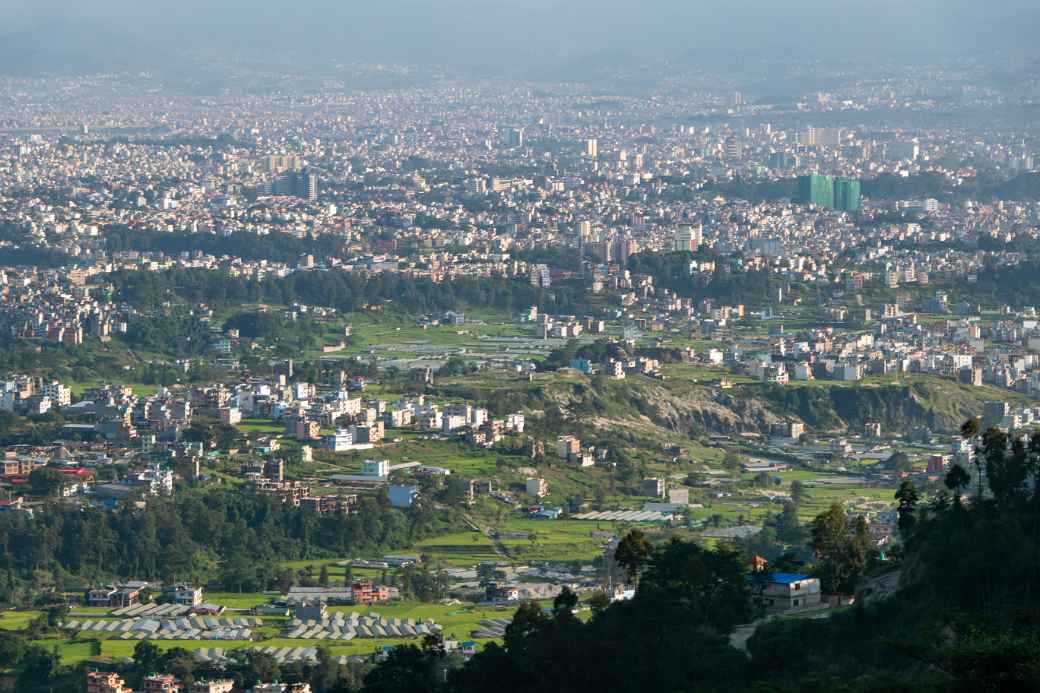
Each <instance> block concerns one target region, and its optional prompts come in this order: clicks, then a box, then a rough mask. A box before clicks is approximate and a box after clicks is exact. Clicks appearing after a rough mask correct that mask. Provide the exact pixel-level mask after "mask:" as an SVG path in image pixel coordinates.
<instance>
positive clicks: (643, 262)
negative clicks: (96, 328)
mask: <svg viewBox="0 0 1040 693" xmlns="http://www.w3.org/2000/svg"><path fill="white" fill-rule="evenodd" d="M695 259H703V260H707V259H715V257H714V256H713V255H711V254H710V253H708V252H707V251H700V252H699V253H698V254H696V255H695V254H694V253H690V252H673V253H651V252H643V253H636V254H635V255H632V256H631V257H629V258H628V269H629V271H631V272H633V273H636V274H648V275H650V276H651V277H653V279H654V285H655V286H659V287H662V288H665V289H670V290H671V291H674V292H675V293H677V294H679V295H680V296H685V297H693V296H696V297H697V298H698V299H700V298H714V299H717V300H719V301H723V302H725V303H729V304H732V305H737V304H743V305H746V306H750V307H756V306H761V305H764V304H768V303H770V302H772V301H773V300H774V299H773V298H772V297H773V296H774V295H775V293H776V291H777V290H778V289H780V288H785V289H786V288H787V287H788V282H786V281H784V280H782V279H779V278H777V277H775V276H773V275H770V274H769V272H761V271H758V270H752V271H747V272H744V271H730V269H729V268H728V267H726V266H723V265H722V264H719V265H717V266H716V269H715V272H714V273H712V274H710V275H704V274H691V273H690V263H691V262H693V261H694V260H695Z"/></svg>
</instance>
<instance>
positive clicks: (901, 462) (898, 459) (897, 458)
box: [885, 452, 914, 472]
mask: <svg viewBox="0 0 1040 693" xmlns="http://www.w3.org/2000/svg"><path fill="white" fill-rule="evenodd" d="M885 466H886V467H888V468H889V469H891V470H893V471H896V472H912V471H914V465H913V463H912V462H911V461H910V456H909V455H907V454H906V453H905V452H894V453H892V454H891V455H890V456H889V458H888V460H887V461H886V462H885Z"/></svg>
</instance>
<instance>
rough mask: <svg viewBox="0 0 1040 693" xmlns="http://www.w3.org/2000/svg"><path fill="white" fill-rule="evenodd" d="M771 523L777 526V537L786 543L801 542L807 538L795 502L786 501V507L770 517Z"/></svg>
mask: <svg viewBox="0 0 1040 693" xmlns="http://www.w3.org/2000/svg"><path fill="white" fill-rule="evenodd" d="M770 524H772V525H773V527H775V528H776V536H777V538H778V539H779V540H780V541H782V542H784V543H785V544H801V543H802V541H804V539H805V528H804V527H802V523H801V521H800V520H799V519H798V509H797V508H796V507H795V505H794V503H784V509H783V510H782V511H781V512H780V513H779V514H778V515H774V516H772V517H771V518H770Z"/></svg>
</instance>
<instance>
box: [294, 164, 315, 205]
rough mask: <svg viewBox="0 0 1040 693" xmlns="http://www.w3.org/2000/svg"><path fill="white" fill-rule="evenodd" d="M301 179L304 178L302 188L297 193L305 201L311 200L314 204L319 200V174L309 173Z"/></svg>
mask: <svg viewBox="0 0 1040 693" xmlns="http://www.w3.org/2000/svg"><path fill="white" fill-rule="evenodd" d="M301 178H302V180H301V183H302V188H301V189H300V190H299V191H297V192H298V194H299V196H300V197H302V198H303V199H305V200H311V201H312V202H313V201H314V200H317V199H318V174H317V173H311V172H309V171H308V172H307V173H306V174H305V175H303V176H302V177H301Z"/></svg>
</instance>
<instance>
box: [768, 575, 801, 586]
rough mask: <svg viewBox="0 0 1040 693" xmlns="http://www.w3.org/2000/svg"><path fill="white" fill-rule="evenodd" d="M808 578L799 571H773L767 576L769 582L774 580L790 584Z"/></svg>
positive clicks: (782, 583)
mask: <svg viewBox="0 0 1040 693" xmlns="http://www.w3.org/2000/svg"><path fill="white" fill-rule="evenodd" d="M808 579H809V576H808V575H802V574H800V573H773V574H772V575H770V576H769V582H775V583H778V584H781V585H790V584H791V583H792V582H801V581H802V580H808Z"/></svg>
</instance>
